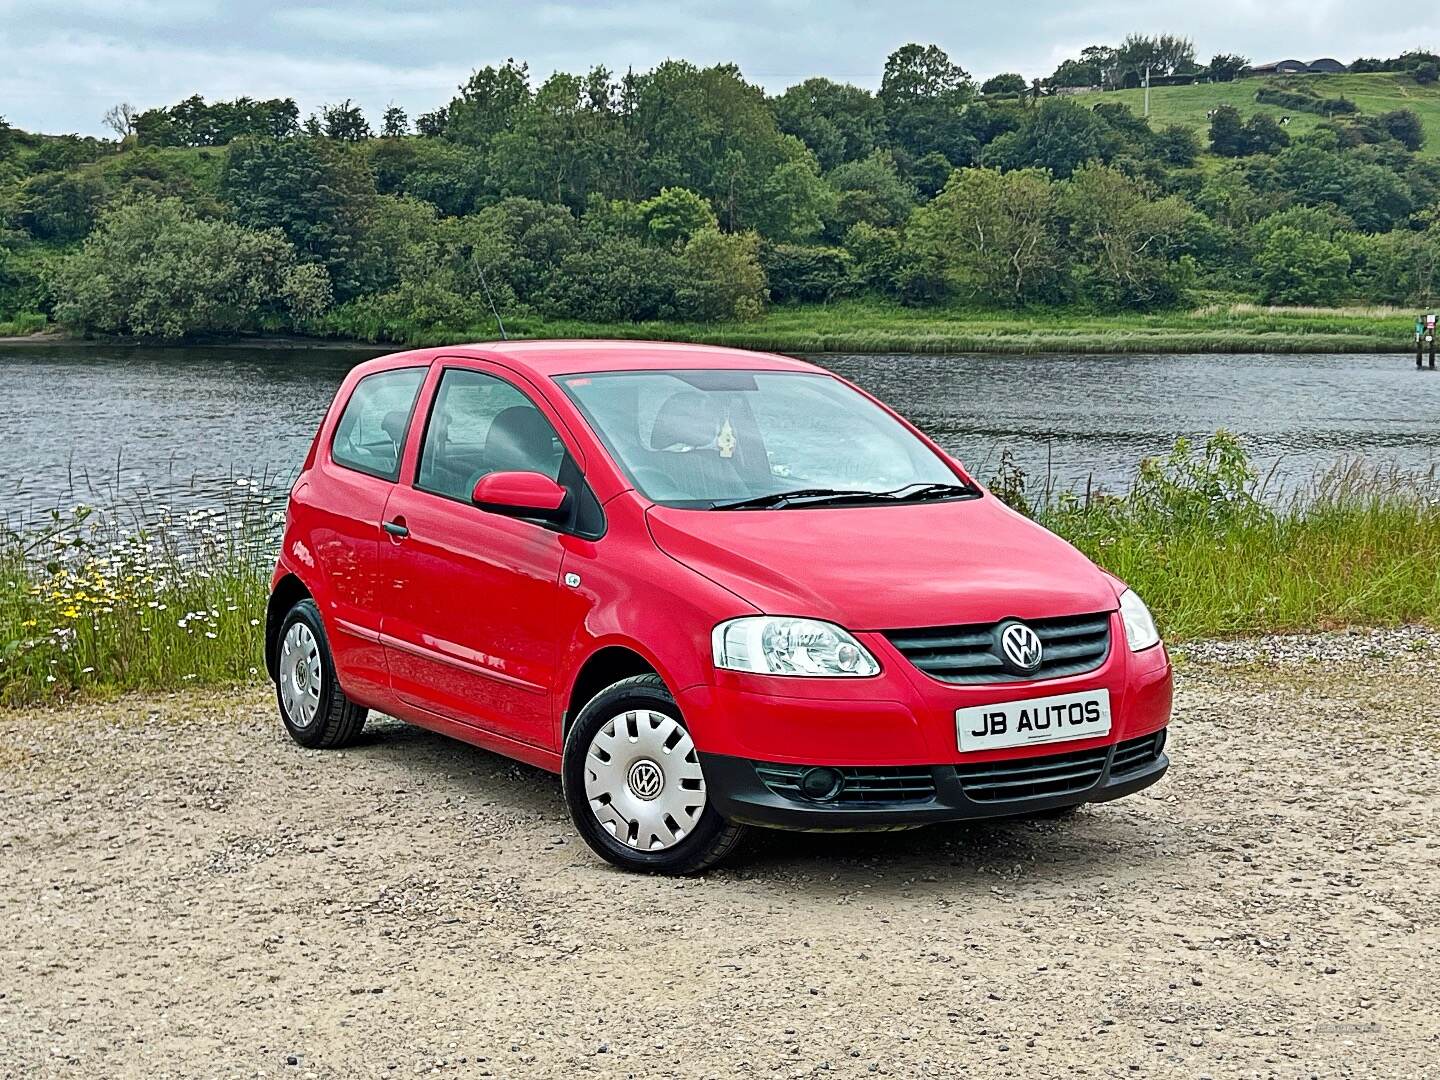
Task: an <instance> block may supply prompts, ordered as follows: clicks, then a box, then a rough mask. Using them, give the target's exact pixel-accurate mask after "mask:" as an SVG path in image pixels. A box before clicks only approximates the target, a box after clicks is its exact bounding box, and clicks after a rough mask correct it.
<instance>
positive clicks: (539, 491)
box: [471, 472, 570, 521]
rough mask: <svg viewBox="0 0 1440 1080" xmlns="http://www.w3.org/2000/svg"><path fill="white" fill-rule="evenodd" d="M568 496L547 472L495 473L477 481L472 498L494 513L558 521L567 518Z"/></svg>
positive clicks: (479, 505) (481, 507) (481, 506)
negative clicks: (566, 505)
mask: <svg viewBox="0 0 1440 1080" xmlns="http://www.w3.org/2000/svg"><path fill="white" fill-rule="evenodd" d="M569 495H570V493H569V492H568V491H566V490H565V489H564V488H563V487H561V486H560V485H559V484H557V483H556V482H555V481H554V480H551V479H550V477H548V476H546V475H545V474H544V473H538V472H492V473H487V474H486V475H484V476H482V477H481V478H480V479H479V480H477V481H476V482H475V490H474V492H473V493H472V495H471V499H472V501H473V502H474V503H475V505H476V506H478V507H479V508H480V509H481V510H489V511H490V512H491V513H493V514H505V515H507V516H508V517H534V518H543V519H545V520H546V521H558V520H559V519H561V518H563V517H564V516H565V504H566V502H567V501H568V499H569Z"/></svg>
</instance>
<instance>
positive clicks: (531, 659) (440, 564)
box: [382, 361, 583, 748]
mask: <svg viewBox="0 0 1440 1080" xmlns="http://www.w3.org/2000/svg"><path fill="white" fill-rule="evenodd" d="M431 381H432V385H433V393H432V394H431V396H430V405H429V409H428V413H427V416H426V421H425V427H424V429H423V434H422V435H421V438H420V446H419V454H418V457H417V460H416V466H415V469H414V475H413V476H411V477H409V478H407V479H406V480H405V481H404V482H402V483H401V484H399V485H398V486H397V487H396V488H395V490H394V492H393V493H392V495H391V496H390V501H389V504H388V505H387V507H386V511H385V520H386V523H387V528H388V529H389V530H390V533H389V535H388V539H387V541H386V542H385V544H384V545H383V556H382V561H383V566H384V575H385V581H386V597H385V601H384V616H383V623H382V641H383V642H384V645H385V650H386V657H387V663H388V666H389V669H390V677H391V685H392V688H393V690H394V693H395V694H396V696H397V697H399V698H401V699H402V700H404V701H406V702H408V703H410V704H412V705H418V706H420V707H422V708H424V709H427V710H429V711H431V712H434V713H438V714H440V715H441V716H444V717H447V718H450V719H452V720H458V721H461V722H463V723H467V724H471V725H474V726H477V727H480V728H482V729H485V730H487V731H490V732H494V733H496V734H499V735H503V736H506V737H509V738H513V739H517V740H519V741H521V742H524V743H527V744H530V745H532V746H542V747H547V748H553V747H554V746H555V743H556V732H555V730H554V723H553V715H552V712H551V693H552V687H553V682H554V677H555V668H556V662H557V658H558V656H559V651H560V647H561V644H562V643H563V642H565V641H568V640H569V638H570V636H571V635H572V634H573V633H574V631H575V628H576V626H577V625H578V623H579V620H580V619H581V618H582V617H583V611H582V609H581V606H580V601H579V600H578V598H577V597H576V595H575V593H574V590H569V589H565V588H564V586H563V585H562V583H561V580H560V577H561V559H562V557H563V554H564V548H563V538H564V532H563V530H561V529H560V528H558V527H557V526H555V525H553V524H547V523H543V522H540V521H529V520H522V519H519V518H515V517H509V516H505V515H502V514H498V513H493V512H488V511H485V510H481V509H480V508H478V507H477V506H475V505H474V504H473V503H472V502H471V493H472V492H473V490H474V487H475V482H476V481H477V480H478V479H479V478H480V477H481V476H483V475H485V474H486V473H489V472H497V471H515V470H522V471H533V472H540V473H544V474H545V475H546V476H549V477H550V478H551V479H552V480H560V481H561V482H562V483H565V482H566V481H565V477H569V478H570V479H571V480H572V482H573V480H574V479H575V478H576V477H577V476H578V471H579V470H578V466H577V463H576V458H575V457H574V454H573V451H572V448H571V447H569V446H567V444H566V443H565V441H564V440H562V438H561V437H560V435H559V433H558V431H557V424H556V420H555V418H554V416H553V414H552V413H550V412H549V411H548V406H547V407H546V408H543V409H542V408H541V407H540V406H539V405H537V403H536V402H537V398H536V396H534V395H533V391H532V390H531V389H530V388H528V387H527V388H525V389H522V388H521V384H520V383H519V381H518V380H517V379H516V377H515V376H514V375H513V374H510V373H508V372H506V371H505V369H503V368H499V367H497V366H494V365H487V364H484V363H483V362H461V361H455V362H453V363H449V362H447V363H444V364H442V365H441V366H440V368H439V370H438V371H437V373H436V375H435V376H434V377H432V380H431ZM581 483H582V484H583V481H582V482H581Z"/></svg>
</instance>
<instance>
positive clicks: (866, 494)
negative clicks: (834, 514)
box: [711, 484, 980, 510]
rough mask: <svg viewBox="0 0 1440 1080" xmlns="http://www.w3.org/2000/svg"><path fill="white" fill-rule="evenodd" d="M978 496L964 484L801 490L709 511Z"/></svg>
mask: <svg viewBox="0 0 1440 1080" xmlns="http://www.w3.org/2000/svg"><path fill="white" fill-rule="evenodd" d="M979 494H980V492H979V490H978V489H977V488H974V487H971V486H969V485H966V484H906V485H905V486H904V487H898V488H894V489H893V490H891V491H858V490H857V491H842V490H837V489H835V488H801V489H799V490H798V491H776V492H772V493H771V494H769V495H757V496H755V498H753V499H741V500H740V501H739V502H730V503H716V504H715V505H714V506H712V507H711V509H712V510H780V509H783V508H785V507H787V506H824V505H828V504H832V503H846V504H848V503H857V502H920V501H923V500H926V499H973V498H975V497H976V496H977V495H979Z"/></svg>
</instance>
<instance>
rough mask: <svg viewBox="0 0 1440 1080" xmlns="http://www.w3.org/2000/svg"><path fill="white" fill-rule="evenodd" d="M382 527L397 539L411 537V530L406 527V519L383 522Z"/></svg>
mask: <svg viewBox="0 0 1440 1080" xmlns="http://www.w3.org/2000/svg"><path fill="white" fill-rule="evenodd" d="M380 527H381V528H382V529H384V530H385V531H386V532H387V533H389V534H390V535H391V536H394V537H397V538H399V539H401V540H403V539H405V537H407V536H409V535H410V530H409V529H408V528H406V527H405V519H404V518H396V519H395V520H394V521H382V522H381V523H380Z"/></svg>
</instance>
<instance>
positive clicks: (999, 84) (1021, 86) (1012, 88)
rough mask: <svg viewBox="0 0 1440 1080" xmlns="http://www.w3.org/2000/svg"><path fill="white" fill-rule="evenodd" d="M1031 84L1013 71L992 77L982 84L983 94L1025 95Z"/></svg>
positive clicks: (981, 90)
mask: <svg viewBox="0 0 1440 1080" xmlns="http://www.w3.org/2000/svg"><path fill="white" fill-rule="evenodd" d="M1029 85H1030V84H1029V83H1027V82H1026V81H1025V76H1024V75H1017V74H1015V72H1013V71H1007V72H1004V73H1003V74H1000V75H992V76H990V78H988V79H986V80H985V81H984V82H983V83H981V84H980V92H981V93H982V94H1023V93H1025V91H1026V90H1027V89H1029Z"/></svg>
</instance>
